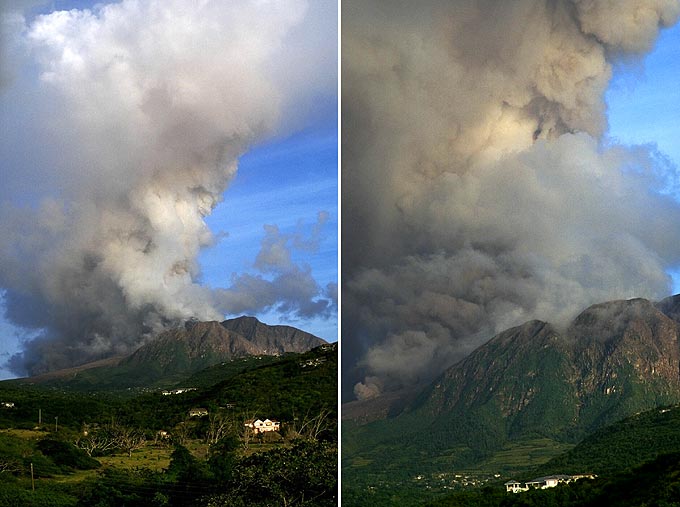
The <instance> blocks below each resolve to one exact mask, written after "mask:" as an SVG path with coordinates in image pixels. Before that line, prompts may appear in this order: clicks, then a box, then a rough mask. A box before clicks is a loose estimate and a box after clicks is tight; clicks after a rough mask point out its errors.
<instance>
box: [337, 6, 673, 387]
mask: <svg viewBox="0 0 680 507" xmlns="http://www.w3.org/2000/svg"><path fill="white" fill-rule="evenodd" d="M679 13H680V3H679V2H678V1H677V0H627V1H622V2H619V1H613V0H612V1H609V0H518V1H512V2H507V1H501V0H458V1H451V2H445V1H436V0H435V1H430V2H425V3H421V2H418V3H417V5H416V4H415V3H410V2H405V1H404V2H384V1H380V0H374V1H370V2H364V1H353V0H350V1H347V2H344V3H343V33H342V54H343V68H342V72H343V73H342V80H343V94H342V120H343V132H344V135H343V146H342V150H343V167H342V178H343V182H342V189H343V196H342V198H343V200H342V211H343V216H342V224H343V231H342V238H343V266H342V279H343V286H342V290H343V354H344V355H345V360H344V361H343V364H344V365H345V366H346V370H345V371H344V372H343V383H344V388H343V391H344V393H345V396H348V395H349V396H351V393H352V392H353V394H354V395H355V396H356V397H358V398H362V399H365V398H370V397H372V396H375V395H377V394H378V393H379V392H380V391H381V390H384V389H394V388H397V387H403V386H405V385H409V384H412V383H414V382H418V381H424V380H427V379H428V378H431V377H432V376H433V375H435V374H437V373H438V372H440V371H441V370H442V369H443V368H445V367H447V366H449V365H451V364H452V363H454V362H455V361H456V360H458V359H460V358H461V357H463V356H464V355H465V354H466V353H468V352H469V351H470V350H471V349H472V348H474V347H476V346H478V345H479V344H481V343H482V342H483V341H485V340H487V339H489V338H490V337H491V336H492V335H493V333H495V332H498V331H500V330H502V329H504V328H506V327H508V326H511V325H516V324H519V323H521V322H523V321H525V320H528V319H531V318H539V319H545V320H549V321H551V322H555V323H557V324H560V323H565V322H566V321H567V320H568V319H569V318H571V317H573V316H574V315H575V313H576V312H578V311H579V310H580V309H583V308H584V307H585V306H586V305H588V304H590V303H594V302H599V301H604V300H608V299H614V298H625V297H631V296H640V297H651V298H658V297H662V296H665V295H667V294H668V292H669V290H670V279H669V276H668V275H667V274H666V270H667V268H669V267H672V266H677V265H678V263H679V262H680V248H679V247H678V245H680V230H679V229H678V228H677V224H678V223H679V222H678V220H680V206H679V205H678V203H677V202H676V201H675V200H674V199H672V198H671V197H669V195H670V194H671V193H672V192H674V191H676V190H677V186H676V182H675V181H674V179H673V177H672V176H669V175H670V174H672V171H668V167H667V166H665V165H664V161H663V157H662V156H660V155H659V154H658V153H656V152H655V151H654V149H653V147H646V148H644V147H641V148H637V149H625V148H623V147H620V146H614V145H612V144H611V143H609V142H608V141H607V140H606V138H605V137H604V134H605V132H606V128H607V122H606V106H605V102H604V92H605V90H606V88H607V86H608V83H609V80H610V78H611V75H612V64H613V62H615V61H616V60H617V59H620V58H628V59H629V58H634V57H638V56H641V55H642V54H643V53H644V52H645V51H648V50H649V49H650V48H652V47H653V44H654V41H655V39H656V36H657V34H658V31H659V29H660V28H662V27H665V26H669V25H671V24H672V23H674V22H675V21H676V19H677V17H678V14H679ZM364 377H366V380H363V378H364Z"/></svg>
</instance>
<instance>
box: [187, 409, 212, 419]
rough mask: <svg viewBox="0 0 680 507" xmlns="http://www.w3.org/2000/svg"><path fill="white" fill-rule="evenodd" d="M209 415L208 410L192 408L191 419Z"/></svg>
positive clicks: (190, 411)
mask: <svg viewBox="0 0 680 507" xmlns="http://www.w3.org/2000/svg"><path fill="white" fill-rule="evenodd" d="M206 415H208V409H207V408H192V409H191V410H189V417H203V416H206Z"/></svg>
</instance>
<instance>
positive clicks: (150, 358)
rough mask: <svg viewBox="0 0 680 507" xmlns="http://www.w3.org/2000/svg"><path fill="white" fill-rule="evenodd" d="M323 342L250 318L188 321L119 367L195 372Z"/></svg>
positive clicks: (298, 350) (140, 349) (308, 347)
mask: <svg viewBox="0 0 680 507" xmlns="http://www.w3.org/2000/svg"><path fill="white" fill-rule="evenodd" d="M324 343H326V342H325V341H324V340H322V339H321V338H318V337H316V336H314V335H312V334H310V333H306V332H304V331H301V330H299V329H296V328H294V327H290V326H269V325H267V324H263V323H262V322H260V321H259V320H257V319H256V318H254V317H239V318H237V319H231V320H226V321H224V322H222V323H220V322H215V321H213V322H199V321H189V322H187V323H186V324H185V325H184V326H183V327H178V328H175V329H171V330H168V331H165V332H163V333H160V334H159V335H158V336H156V337H155V338H154V339H153V340H152V341H150V342H149V343H147V344H146V345H144V346H142V347H140V348H139V349H137V351H135V352H134V353H133V354H131V355H130V356H129V357H128V358H126V359H124V360H123V362H122V363H121V364H125V365H130V366H132V365H139V366H143V365H144V364H153V365H155V366H160V367H162V368H166V369H175V370H183V371H196V370H198V369H201V368H205V367H208V366H211V365H213V364H217V363H219V362H222V361H227V360H230V359H236V358H240V357H245V356H253V355H278V354H284V353H286V352H306V351H308V350H311V349H312V348H314V347H317V346H319V345H323V344H324Z"/></svg>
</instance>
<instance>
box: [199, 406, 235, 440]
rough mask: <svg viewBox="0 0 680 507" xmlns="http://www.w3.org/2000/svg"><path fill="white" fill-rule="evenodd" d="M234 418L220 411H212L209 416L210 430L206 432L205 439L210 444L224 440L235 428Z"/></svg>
mask: <svg viewBox="0 0 680 507" xmlns="http://www.w3.org/2000/svg"><path fill="white" fill-rule="evenodd" d="M233 426H234V422H233V420H231V419H229V418H227V417H225V416H224V415H222V414H219V413H212V414H210V416H208V431H207V432H206V436H205V440H206V442H207V443H208V444H209V445H212V444H214V443H216V442H218V441H219V440H222V439H223V438H224V437H226V436H227V434H228V433H230V432H231V431H232V429H233Z"/></svg>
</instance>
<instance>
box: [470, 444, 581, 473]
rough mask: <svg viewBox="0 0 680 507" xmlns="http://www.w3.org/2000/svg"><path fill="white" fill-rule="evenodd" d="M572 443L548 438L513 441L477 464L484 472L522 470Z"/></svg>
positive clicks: (541, 461)
mask: <svg viewBox="0 0 680 507" xmlns="http://www.w3.org/2000/svg"><path fill="white" fill-rule="evenodd" d="M572 447H574V446H573V444H564V443H560V442H556V441H554V440H551V439H549V438H541V439H534V440H525V441H521V442H516V443H513V444H511V445H509V446H506V447H505V448H504V449H502V450H500V451H498V452H497V453H495V454H494V455H493V456H491V457H490V458H489V459H487V460H486V461H484V462H483V463H480V464H479V469H480V470H483V471H485V472H492V473H498V472H506V473H507V472H520V473H521V472H523V471H525V470H527V469H528V468H534V467H537V466H539V465H543V464H545V463H547V462H548V461H550V460H551V459H552V458H554V457H555V456H558V455H560V454H562V453H563V452H566V451H568V450H569V449H571V448H572Z"/></svg>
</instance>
